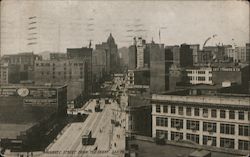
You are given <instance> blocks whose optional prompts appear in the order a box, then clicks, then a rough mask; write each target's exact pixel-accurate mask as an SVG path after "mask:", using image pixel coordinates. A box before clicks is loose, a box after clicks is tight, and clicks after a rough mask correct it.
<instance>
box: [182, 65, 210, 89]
mask: <svg viewBox="0 0 250 157" xmlns="http://www.w3.org/2000/svg"><path fill="white" fill-rule="evenodd" d="M186 71H187V76H188V78H189V83H191V84H210V85H212V84H213V82H212V68H210V67H193V68H186Z"/></svg>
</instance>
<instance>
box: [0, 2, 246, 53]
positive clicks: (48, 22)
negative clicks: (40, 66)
mask: <svg viewBox="0 0 250 157" xmlns="http://www.w3.org/2000/svg"><path fill="white" fill-rule="evenodd" d="M1 3H2V4H1V17H2V18H1V55H3V54H13V53H18V52H28V51H32V50H33V51H35V53H39V52H43V51H51V52H58V51H59V52H65V51H66V48H71V47H84V46H87V45H88V43H89V41H90V40H92V45H95V44H99V43H101V42H104V41H106V40H107V38H108V35H109V33H112V35H113V37H114V39H115V41H116V43H117V45H118V47H119V48H120V47H123V46H126V47H128V46H129V45H131V44H132V41H133V37H134V36H142V37H143V38H145V39H146V41H147V42H150V41H151V40H152V38H153V40H154V41H155V42H157V43H159V42H160V41H159V40H160V39H159V29H161V31H160V32H161V33H160V34H161V43H164V44H165V45H176V44H177V45H180V44H182V43H187V44H200V45H201V46H202V45H203V43H204V42H205V40H206V39H207V38H208V37H211V36H212V35H214V34H217V37H216V38H214V39H213V40H210V41H209V42H208V44H207V45H215V44H218V43H219V42H220V43H224V44H233V41H232V39H234V42H235V43H236V45H238V46H244V45H245V43H247V42H249V4H248V3H247V2H245V1H196V2H191V1H185V2H181V1H156V2H155V1H133V2H131V1H93V2H91V1H67V0H64V1H56V0H54V1H48V0H46V1H17V0H11V1H3V2H1ZM14 8H17V9H14ZM204 10H206V12H205V11H204ZM31 16H36V17H37V21H36V22H37V25H38V27H37V29H38V30H37V31H38V39H37V42H38V43H39V46H38V47H37V48H33V49H32V48H30V47H28V46H27V37H28V35H27V34H28V31H27V28H28V18H29V17H31ZM38 50H39V52H38Z"/></svg>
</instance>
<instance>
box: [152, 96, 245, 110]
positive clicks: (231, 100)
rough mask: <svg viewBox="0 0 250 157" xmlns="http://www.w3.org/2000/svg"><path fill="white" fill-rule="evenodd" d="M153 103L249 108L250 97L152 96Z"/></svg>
mask: <svg viewBox="0 0 250 157" xmlns="http://www.w3.org/2000/svg"><path fill="white" fill-rule="evenodd" d="M152 101H172V102H173V101H174V102H182V103H199V104H215V105H218V104H221V105H235V106H245V107H249V104H250V97H249V96H245V97H238V96H230V97H229V96H208V95H199V96H197V95H195V96H193V95H187V96H183V95H158V94H153V95H152Z"/></svg>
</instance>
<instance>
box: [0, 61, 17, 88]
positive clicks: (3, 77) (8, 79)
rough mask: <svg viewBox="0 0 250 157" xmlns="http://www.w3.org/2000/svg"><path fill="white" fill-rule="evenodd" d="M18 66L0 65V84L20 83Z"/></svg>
mask: <svg viewBox="0 0 250 157" xmlns="http://www.w3.org/2000/svg"><path fill="white" fill-rule="evenodd" d="M19 68H20V67H19V66H18V65H13V64H11V65H10V64H9V63H0V84H2V85H3V84H5V85H6V84H15V83H19V82H20V74H19V71H20V70H19Z"/></svg>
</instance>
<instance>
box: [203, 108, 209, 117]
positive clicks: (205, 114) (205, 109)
mask: <svg viewBox="0 0 250 157" xmlns="http://www.w3.org/2000/svg"><path fill="white" fill-rule="evenodd" d="M202 111H203V112H202V115H203V117H205V118H207V117H208V109H207V108H204V109H203V110H202Z"/></svg>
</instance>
